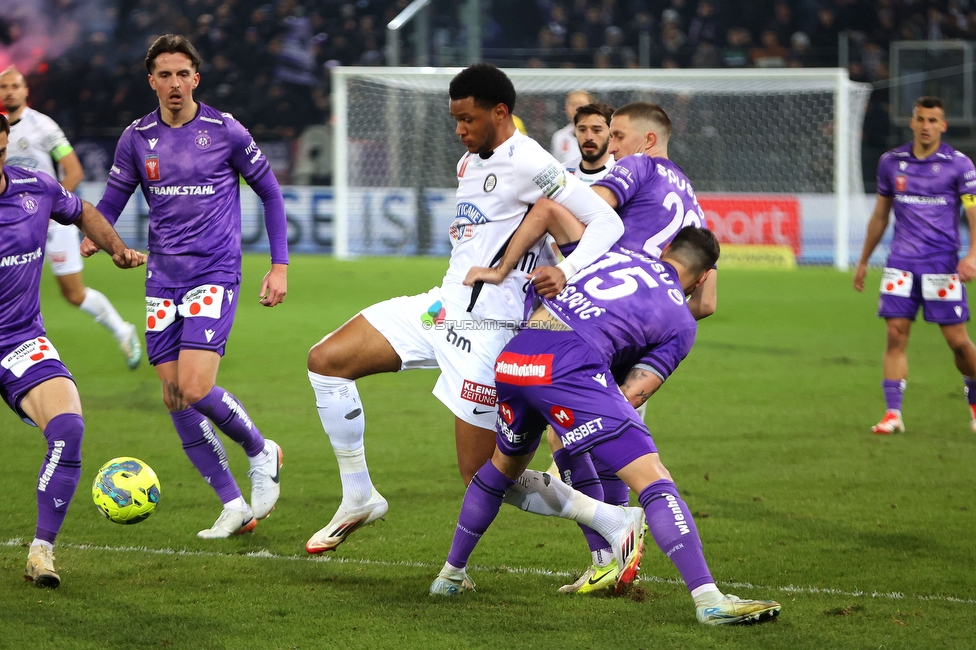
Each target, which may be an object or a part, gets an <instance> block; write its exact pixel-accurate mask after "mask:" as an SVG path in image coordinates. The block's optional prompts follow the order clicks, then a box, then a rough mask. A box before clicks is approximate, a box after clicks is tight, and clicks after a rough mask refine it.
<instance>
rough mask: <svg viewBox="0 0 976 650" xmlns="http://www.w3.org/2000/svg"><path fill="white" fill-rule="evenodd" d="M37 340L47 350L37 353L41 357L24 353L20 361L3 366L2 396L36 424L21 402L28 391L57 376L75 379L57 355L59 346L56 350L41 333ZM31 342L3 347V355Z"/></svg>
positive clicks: (8, 355)
mask: <svg viewBox="0 0 976 650" xmlns="http://www.w3.org/2000/svg"><path fill="white" fill-rule="evenodd" d="M36 340H37V341H40V342H41V344H42V345H44V348H45V349H43V350H42V351H41V352H43V353H45V354H37V353H35V354H37V356H39V357H40V359H39V360H37V361H33V360H32V358H31V356H30V355H27V356H22V358H21V359H20V360H19V363H17V364H16V365H13V366H12V367H11V368H6V367H2V366H0V397H2V398H3V401H4V402H6V403H7V406H9V407H10V408H11V410H13V412H14V413H16V414H17V415H19V416H20V418H21V419H22V420H23V421H24V422H26V423H27V424H30V425H34V422H33V421H32V420H31V419H30V418H29V417H27V414H26V413H24V411H23V410H21V408H20V403H21V402H22V401H23V400H24V397H25V396H26V395H27V393H29V392H30V390H31V389H32V388H34V387H35V386H39V385H41V384H43V383H44V382H46V381H48V380H49V379H54V378H55V377H67V378H68V379H70V380H71V381H74V380H75V379H74V377H72V376H71V373H70V372H68V369H67V368H66V367H65V365H64V364H63V363H61V359H60V358H59V357H58V355H57V350H54V346H53V345H50V342H49V341H47V340H46V339H45V338H44V337H39V338H38V339H36ZM32 343H33V341H28V342H27V343H24V344H21V345H16V346H13V347H9V348H5V349H2V350H0V359H4V360H7V359H10V358H11V355H13V354H15V353H16V351H17V350H21V349H23V348H24V347H25V346H27V345H28V344H32ZM45 344H46V345H45ZM51 351H53V355H52V354H50V353H51ZM18 375H20V376H18Z"/></svg>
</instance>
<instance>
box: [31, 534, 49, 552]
mask: <svg viewBox="0 0 976 650" xmlns="http://www.w3.org/2000/svg"><path fill="white" fill-rule="evenodd" d="M31 546H43V547H45V548H47V550H49V551H53V550H54V544H52V543H51V542H45V541H44V540H43V539H38V538H36V537H35V538H34V541H33V542H31Z"/></svg>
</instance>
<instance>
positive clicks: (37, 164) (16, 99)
mask: <svg viewBox="0 0 976 650" xmlns="http://www.w3.org/2000/svg"><path fill="white" fill-rule="evenodd" d="M27 95H28V89H27V80H26V79H25V78H24V75H22V74H21V73H20V71H19V70H17V68H15V67H13V66H11V67H9V68H7V69H6V70H4V71H3V72H0V103H2V104H3V106H4V108H6V109H7V119H8V120H9V122H10V140H11V142H13V143H14V147H13V148H14V150H15V151H14V155H12V156H10V157H9V158H8V160H7V164H8V165H13V166H14V167H24V168H26V169H31V170H39V171H42V172H44V173H46V174H48V175H49V176H52V177H54V178H58V169H57V168H60V169H61V170H62V171H63V172H64V173H63V174H62V175H61V178H60V180H61V185H62V187H64V188H65V189H66V190H68V191H69V192H74V191H75V189H76V188H77V187H78V183H80V182H81V181H82V179H83V178H84V177H85V172H84V170H83V169H82V167H81V161H80V160H78V154H76V153H75V152H74V150H73V149H72V148H71V143H70V142H68V139H67V138H66V137H65V136H64V132H63V131H62V130H61V128H60V127H59V126H58V125H57V123H55V121H54V120H52V119H51V118H49V117H48V116H47V115H44V114H42V113H40V112H38V111H36V110H34V109H32V108H31V107H29V106H28V105H27ZM46 256H47V259H48V262H50V264H51V270H52V271H53V272H54V279H55V280H57V283H58V287H59V288H60V289H61V295H62V296H64V299H65V300H67V301H68V302H69V303H71V304H72V305H74V306H75V307H78V308H79V309H81V310H82V311H83V312H85V313H86V314H88V315H90V316H91V317H92V318H94V319H95V322H96V323H99V324H101V325H103V326H104V327H105V328H106V329H107V330H109V331H110V332H111V333H112V335H113V336H114V337H115V340H116V341H117V342H118V344H119V349H121V350H122V354H124V355H125V361H126V365H128V366H129V368H130V369H132V370H135V369H136V367H138V365H139V361H140V360H141V359H142V345H141V344H140V342H139V332H138V331H137V330H136V326H135V325H133V324H132V323H128V322H126V321H125V320H123V319H122V316H120V315H119V312H118V311H116V309H115V307H114V306H113V305H112V302H111V301H110V300H109V299H108V298H107V297H106V296H105V294H103V293H102V292H100V291H98V290H96V289H93V288H92V287H87V286H85V281H84V278H83V277H82V274H81V271H82V267H83V264H82V261H81V251H80V250H79V248H78V229H77V228H74V227H68V226H62V225H61V224H59V223H57V222H51V224H50V228H48V234H47V253H46Z"/></svg>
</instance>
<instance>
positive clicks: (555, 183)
mask: <svg viewBox="0 0 976 650" xmlns="http://www.w3.org/2000/svg"><path fill="white" fill-rule="evenodd" d="M532 182H533V183H535V184H536V185H537V186H538V187H539V189H540V190H542V193H543V194H545V195H546V197H547V198H550V199H551V198H554V197H556V196H558V195H559V193H560V192H562V190H563V188H564V187H566V170H565V169H563V168H562V167H560V166H559V165H557V164H555V163H553V164H551V165H549V166H547V167H546V168H545V169H543V170H542V171H541V172H540V173H539V174H537V175H536V176H534V177H533V178H532Z"/></svg>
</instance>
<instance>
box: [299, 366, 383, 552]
mask: <svg viewBox="0 0 976 650" xmlns="http://www.w3.org/2000/svg"><path fill="white" fill-rule="evenodd" d="M308 379H309V382H311V384H312V390H313V391H314V392H315V406H316V408H317V410H318V413H319V419H320V420H321V421H322V428H323V429H325V432H326V434H328V436H329V442H331V443H332V449H333V451H334V452H335V455H336V460H337V461H338V462H339V478H340V480H341V481H342V503H340V504H339V509H338V510H337V511H336V513H335V515H334V516H333V517H332V521H330V522H329V524H328V525H327V526H326V527H325V528H322V529H321V530H319V531H318V532H316V533H315V534H314V535H312V537H311V538H310V539H309V540H308V542H307V543H306V544H305V550H306V551H308V552H309V553H323V552H325V551H334V550H335V549H336V547H337V546H339V544H341V543H342V542H344V541H346V538H347V537H349V535H350V534H351V533H352V532H353V531H355V530H356V529H357V528H360V527H362V526H366V525H369V524H372V523H373V522H375V521H378V520H380V519H385V518H386V513H387V511H388V510H389V508H390V506H389V504H388V503H387V501H386V499H384V498H383V496H382V495H381V494H380V493H379V492H377V491H376V488H375V487H373V482H372V480H370V476H369V468H368V467H367V466H366V449H365V447H364V445H363V436H364V433H365V428H366V418H365V416H364V415H363V404H362V401H361V400H360V399H359V391H358V390H357V389H356V382H355V381H352V380H349V379H342V378H341V377H327V376H325V375H320V374H318V373H315V372H312V371H309V373H308Z"/></svg>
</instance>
